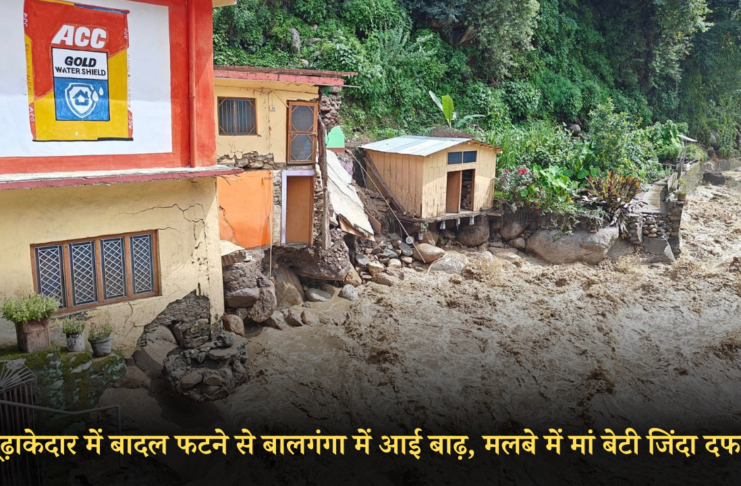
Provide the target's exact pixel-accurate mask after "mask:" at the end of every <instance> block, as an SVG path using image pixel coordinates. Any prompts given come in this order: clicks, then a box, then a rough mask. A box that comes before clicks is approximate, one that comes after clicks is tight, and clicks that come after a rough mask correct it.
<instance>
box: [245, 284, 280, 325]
mask: <svg viewBox="0 0 741 486" xmlns="http://www.w3.org/2000/svg"><path fill="white" fill-rule="evenodd" d="M275 307H276V300H275V287H273V286H272V282H271V285H270V286H269V287H265V288H261V289H260V298H259V299H258V300H257V302H255V305H253V306H252V308H251V309H250V310H249V312H248V313H247V318H248V319H250V320H251V321H253V322H265V321H267V320H268V319H269V318H270V316H272V315H273V312H274V311H275Z"/></svg>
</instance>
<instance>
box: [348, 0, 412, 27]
mask: <svg viewBox="0 0 741 486" xmlns="http://www.w3.org/2000/svg"><path fill="white" fill-rule="evenodd" d="M341 17H342V18H343V19H345V21H347V22H348V23H350V24H352V25H353V26H354V27H355V28H356V29H357V31H358V33H359V34H361V35H366V36H367V35H369V34H371V33H372V32H373V31H377V30H384V29H389V28H393V27H403V28H404V29H408V28H409V27H411V21H410V19H409V15H408V14H407V11H406V10H405V9H404V8H403V7H402V6H401V5H400V4H399V3H398V2H397V1H396V0H350V1H346V2H344V3H343V5H342V10H341Z"/></svg>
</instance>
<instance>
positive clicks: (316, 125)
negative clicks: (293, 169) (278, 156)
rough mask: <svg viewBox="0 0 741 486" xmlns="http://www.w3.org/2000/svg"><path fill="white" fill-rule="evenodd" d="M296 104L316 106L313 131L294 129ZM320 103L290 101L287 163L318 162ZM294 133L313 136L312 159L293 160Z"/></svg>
mask: <svg viewBox="0 0 741 486" xmlns="http://www.w3.org/2000/svg"><path fill="white" fill-rule="evenodd" d="M295 106H310V107H312V108H314V124H313V127H312V132H300V131H297V130H296V131H294V130H293V129H292V127H293V123H292V122H293V107H295ZM318 132H319V103H318V102H316V101H289V102H288V117H287V144H286V145H287V146H286V163H287V164H288V165H312V166H313V165H314V164H316V153H317V143H318V142H319V136H318ZM294 135H309V136H311V137H312V139H313V142H312V144H311V159H310V160H291V159H292V154H291V141H292V138H293V136H294Z"/></svg>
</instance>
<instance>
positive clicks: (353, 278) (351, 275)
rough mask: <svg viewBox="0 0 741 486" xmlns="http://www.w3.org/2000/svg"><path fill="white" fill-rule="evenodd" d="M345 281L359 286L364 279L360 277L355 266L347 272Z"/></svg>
mask: <svg viewBox="0 0 741 486" xmlns="http://www.w3.org/2000/svg"><path fill="white" fill-rule="evenodd" d="M343 283H345V284H349V285H353V286H355V287H357V286H359V285H362V284H363V279H362V278H360V275H358V272H357V271H356V270H355V269H354V268H353V269H351V270H350V271H349V272H347V277H345V280H344V281H343Z"/></svg>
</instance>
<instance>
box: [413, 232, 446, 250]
mask: <svg viewBox="0 0 741 486" xmlns="http://www.w3.org/2000/svg"><path fill="white" fill-rule="evenodd" d="M439 240H440V234H439V233H438V232H437V230H436V229H435V228H429V229H428V230H427V232H426V233H424V234H423V235H422V240H421V241H420V243H427V244H428V245H432V246H435V245H437V242H438V241H439ZM412 251H414V250H412Z"/></svg>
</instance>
